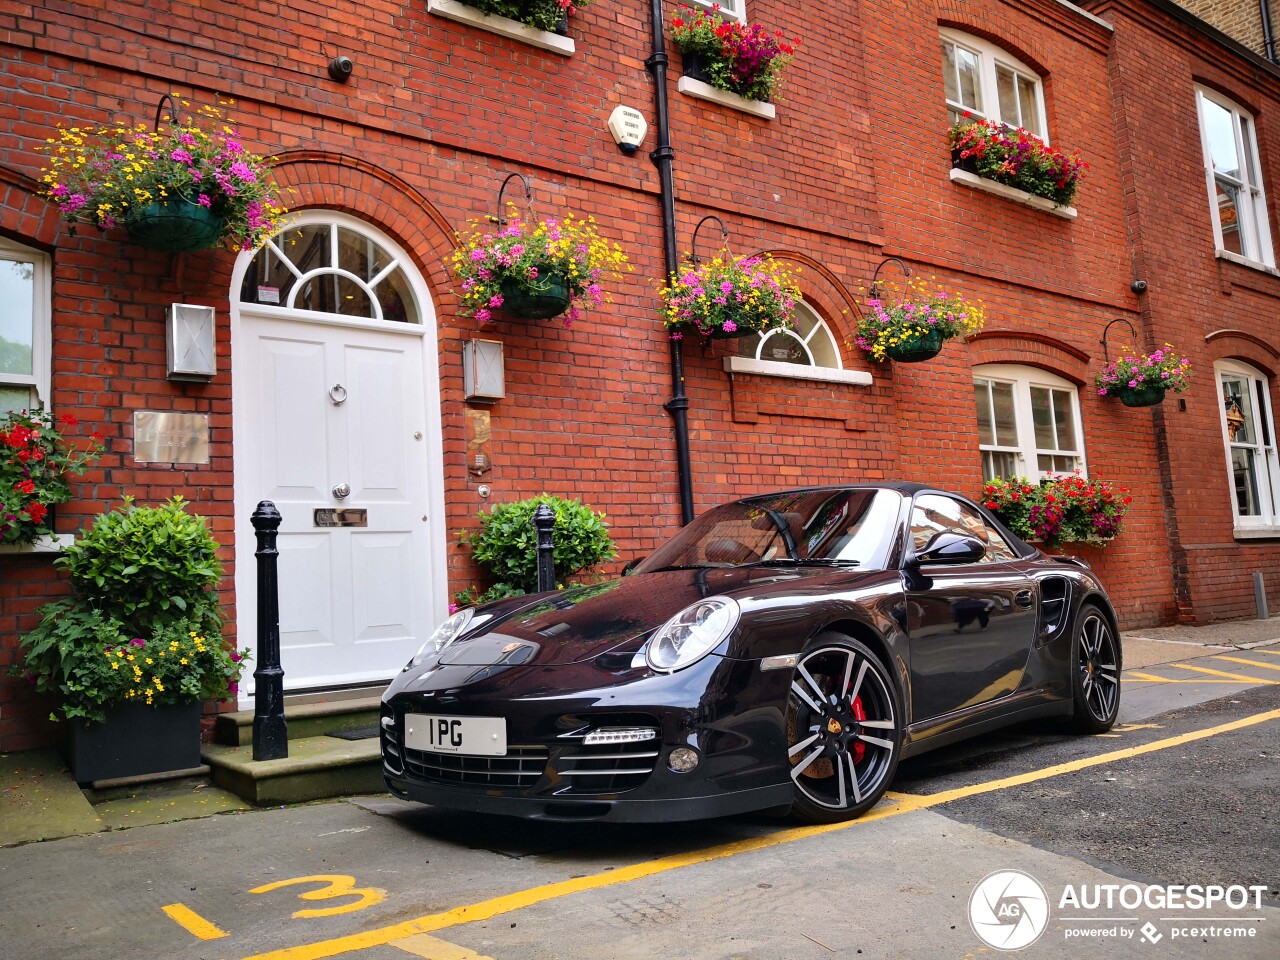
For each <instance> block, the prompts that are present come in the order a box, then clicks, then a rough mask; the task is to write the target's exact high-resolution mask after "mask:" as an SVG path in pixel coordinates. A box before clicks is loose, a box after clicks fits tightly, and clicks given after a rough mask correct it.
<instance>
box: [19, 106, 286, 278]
mask: <svg viewBox="0 0 1280 960" xmlns="http://www.w3.org/2000/svg"><path fill="white" fill-rule="evenodd" d="M220 102H221V101H220ZM182 103H183V106H184V107H186V106H189V104H188V102H187V101H185V100H184V101H182ZM44 150H45V152H46V153H47V154H48V157H49V163H48V166H47V167H45V169H44V170H43V171H41V178H40V183H41V190H42V193H43V195H44V196H45V197H46V198H47V199H48V200H49V201H51V202H52V203H54V204H55V205H57V207H58V210H59V211H60V213H61V214H62V218H63V219H64V220H66V221H67V222H69V223H71V224H73V225H74V224H80V223H91V224H93V225H95V226H97V227H99V228H101V229H103V230H111V229H114V228H115V227H117V226H122V227H124V228H125V229H126V230H127V231H128V233H129V238H130V239H131V240H133V241H134V242H135V243H138V244H141V245H142V246H146V247H150V248H152V249H155V250H163V251H166V252H170V253H177V252H182V251H186V250H199V249H203V248H206V247H213V246H217V245H218V244H219V243H224V244H226V245H227V246H229V247H232V248H234V249H239V250H252V249H254V248H256V247H258V246H259V245H261V244H262V243H263V242H264V241H265V240H266V239H267V237H269V236H271V235H272V234H273V233H275V232H276V231H277V230H279V229H280V227H281V226H282V218H283V215H284V212H285V210H284V207H283V206H282V205H281V203H280V201H279V197H278V193H279V191H278V188H277V187H276V185H275V183H274V182H273V180H272V179H271V176H270V174H269V173H268V171H267V163H266V160H264V159H263V158H262V157H259V156H256V155H255V154H252V153H250V152H248V151H247V150H245V148H244V145H243V143H242V142H241V141H240V138H239V135H238V134H237V133H236V130H235V128H234V127H233V126H231V125H230V124H229V123H228V122H227V121H226V120H224V118H223V116H222V111H221V110H220V109H219V108H218V107H215V106H211V105H209V104H205V105H203V106H201V107H200V108H199V109H198V110H197V111H196V112H195V114H188V115H187V117H186V118H185V119H178V120H174V121H171V122H168V123H167V124H165V125H164V127H163V129H159V130H156V131H154V132H153V131H150V130H148V129H147V128H146V125H145V124H138V125H137V126H134V127H126V126H123V125H116V126H105V127H101V128H97V129H95V128H93V127H81V126H74V127H60V128H59V129H58V136H57V137H56V138H53V139H50V140H48V141H47V142H46V144H45V147H44Z"/></svg>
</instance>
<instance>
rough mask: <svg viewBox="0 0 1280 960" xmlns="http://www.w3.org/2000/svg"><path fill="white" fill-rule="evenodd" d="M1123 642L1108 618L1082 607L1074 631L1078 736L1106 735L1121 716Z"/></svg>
mask: <svg viewBox="0 0 1280 960" xmlns="http://www.w3.org/2000/svg"><path fill="white" fill-rule="evenodd" d="M1121 657H1122V654H1121V650H1120V641H1119V639H1118V638H1117V636H1116V632H1115V629H1114V628H1113V627H1112V625H1111V621H1110V620H1108V619H1107V615H1106V614H1105V613H1103V612H1102V610H1101V609H1100V608H1099V607H1098V606H1097V605H1096V604H1093V603H1086V604H1083V605H1081V607H1080V611H1079V612H1078V613H1077V614H1076V622H1075V626H1074V628H1073V629H1072V631H1071V660H1070V663H1071V667H1070V669H1071V698H1072V705H1073V707H1074V709H1073V712H1072V726H1073V727H1074V728H1075V730H1076V732H1077V733H1106V732H1107V731H1108V730H1110V729H1111V728H1112V726H1113V725H1114V724H1115V722H1116V716H1117V715H1118V714H1119V713H1120V671H1121V669H1122V668H1123V662H1122V660H1121Z"/></svg>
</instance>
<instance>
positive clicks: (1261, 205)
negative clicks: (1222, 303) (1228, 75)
mask: <svg viewBox="0 0 1280 960" xmlns="http://www.w3.org/2000/svg"><path fill="white" fill-rule="evenodd" d="M1206 100H1207V101H1209V102H1210V103H1213V104H1215V105H1217V106H1218V107H1221V108H1222V109H1223V110H1226V111H1227V112H1229V113H1230V114H1231V128H1232V131H1233V132H1234V134H1235V141H1236V156H1237V157H1239V158H1240V170H1239V171H1238V172H1239V174H1240V176H1239V178H1236V177H1231V176H1228V175H1225V174H1215V173H1214V170H1213V154H1212V152H1211V151H1210V148H1209V133H1208V130H1207V128H1206V126H1205V122H1204V103H1205V101H1206ZM1242 121H1246V122H1247V123H1242ZM1196 122H1197V125H1198V126H1199V130H1200V151H1201V156H1203V158H1204V178H1205V187H1206V188H1207V189H1208V191H1209V217H1210V218H1211V219H1212V221H1213V243H1214V247H1215V249H1216V252H1217V254H1218V256H1220V257H1223V258H1224V259H1227V260H1233V259H1237V258H1239V259H1243V260H1244V261H1246V262H1247V263H1250V264H1258V265H1260V266H1264V267H1272V268H1274V267H1275V265H1276V258H1275V251H1274V250H1273V249H1272V246H1271V224H1270V221H1269V220H1268V218H1267V195H1266V191H1265V189H1264V188H1263V185H1262V184H1263V181H1264V180H1265V179H1266V178H1265V177H1263V175H1262V158H1261V157H1260V156H1259V155H1258V138H1257V129H1258V126H1257V121H1256V120H1255V119H1254V116H1253V114H1252V113H1250V112H1249V111H1248V110H1245V109H1244V108H1243V107H1241V106H1240V105H1239V104H1237V103H1235V102H1233V101H1232V100H1229V99H1227V98H1226V97H1224V96H1223V95H1222V94H1220V93H1218V92H1217V91H1215V90H1209V89H1207V88H1205V87H1196ZM1245 126H1247V127H1248V135H1247V136H1246V135H1245V130H1244V127H1245ZM1250 168H1252V170H1253V171H1254V176H1255V177H1256V178H1257V181H1258V182H1257V183H1252V182H1250V180H1249V171H1250ZM1215 177H1221V178H1222V179H1223V180H1224V181H1226V182H1227V183H1229V184H1230V185H1231V186H1233V187H1234V188H1235V189H1236V190H1238V191H1239V192H1238V194H1237V196H1238V197H1239V198H1240V199H1239V200H1237V202H1236V210H1237V212H1238V214H1239V225H1240V246H1241V248H1242V252H1241V253H1236V252H1235V251H1234V250H1228V249H1227V248H1226V246H1225V245H1224V244H1223V241H1222V220H1221V217H1220V216H1219V214H1218V191H1217V189H1216V185H1215Z"/></svg>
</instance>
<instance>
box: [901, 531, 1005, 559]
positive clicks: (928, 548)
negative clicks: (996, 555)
mask: <svg viewBox="0 0 1280 960" xmlns="http://www.w3.org/2000/svg"><path fill="white" fill-rule="evenodd" d="M986 555H987V547H986V545H985V544H984V543H983V542H982V541H981V540H979V539H978V538H977V537H965V536H961V535H960V534H958V533H939V534H935V535H934V537H933V538H932V539H931V540H930V541H929V542H928V543H927V544H925V547H924V549H923V550H921V551H920V552H919V553H917V554H916V555H915V556H914V557H912V558H911V564H912V565H913V566H917V567H918V566H920V565H921V564H926V563H939V564H960V563H977V562H978V561H979V560H981V559H982V558H983V557H985V556H986Z"/></svg>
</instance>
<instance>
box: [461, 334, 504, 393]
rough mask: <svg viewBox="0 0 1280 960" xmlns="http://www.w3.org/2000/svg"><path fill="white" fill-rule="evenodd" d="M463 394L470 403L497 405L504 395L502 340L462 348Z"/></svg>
mask: <svg viewBox="0 0 1280 960" xmlns="http://www.w3.org/2000/svg"><path fill="white" fill-rule="evenodd" d="M462 394H463V399H464V400H467V401H468V402H470V403H497V402H498V401H499V400H501V399H502V398H503V397H505V396H506V395H507V388H506V378H505V375H504V372H503V364H502V341H501V340H468V341H467V342H466V343H464V344H463V345H462Z"/></svg>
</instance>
